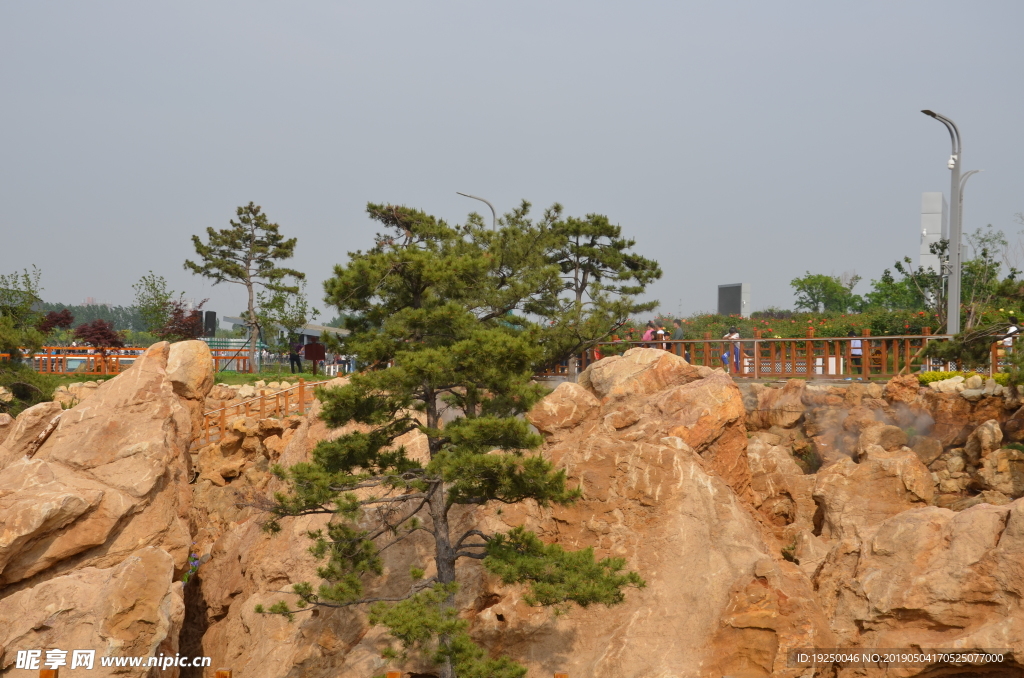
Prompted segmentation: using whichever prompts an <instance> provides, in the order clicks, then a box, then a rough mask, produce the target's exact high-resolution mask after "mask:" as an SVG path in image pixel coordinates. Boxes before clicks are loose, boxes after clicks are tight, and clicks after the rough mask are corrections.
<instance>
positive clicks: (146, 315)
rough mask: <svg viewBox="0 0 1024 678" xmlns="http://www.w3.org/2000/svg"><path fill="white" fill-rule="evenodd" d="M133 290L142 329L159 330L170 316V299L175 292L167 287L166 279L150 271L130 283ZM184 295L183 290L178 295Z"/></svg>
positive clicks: (147, 330)
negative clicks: (135, 281) (132, 283)
mask: <svg viewBox="0 0 1024 678" xmlns="http://www.w3.org/2000/svg"><path fill="white" fill-rule="evenodd" d="M132 289H133V290H135V308H136V309H138V313H139V316H140V317H141V319H142V325H143V326H142V327H141V328H139V329H142V330H144V331H146V332H157V331H159V330H161V329H162V328H163V327H164V326H165V325H167V321H168V319H169V318H170V313H171V300H172V299H173V298H174V296H175V292H174V291H173V290H170V289H168V288H167V280H166V279H165V278H164V277H163V276H162V275H157V274H155V273H153V271H150V272H149V273H148V274H147V275H144V276H142V277H141V278H139V281H138V282H137V283H135V284H134V285H132ZM178 296H179V299H180V298H181V297H184V292H182V293H181V294H179V295H178Z"/></svg>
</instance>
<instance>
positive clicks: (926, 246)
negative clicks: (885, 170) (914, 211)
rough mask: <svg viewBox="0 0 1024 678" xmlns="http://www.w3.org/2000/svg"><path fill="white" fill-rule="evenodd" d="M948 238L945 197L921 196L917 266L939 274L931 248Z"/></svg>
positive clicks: (947, 209) (947, 208)
mask: <svg viewBox="0 0 1024 678" xmlns="http://www.w3.org/2000/svg"><path fill="white" fill-rule="evenodd" d="M943 238H945V239H948V238H949V205H948V204H947V203H946V196H945V195H943V194H942V193H941V192H939V193H922V194H921V249H920V251H919V253H918V255H917V265H918V267H919V268H921V269H928V268H930V269H932V270H933V271H935V272H936V273H941V272H942V271H941V270H940V264H939V256H938V255H937V254H932V252H931V246H932V245H933V244H935V243H937V242H939V240H940V239H943Z"/></svg>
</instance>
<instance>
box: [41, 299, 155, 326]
mask: <svg viewBox="0 0 1024 678" xmlns="http://www.w3.org/2000/svg"><path fill="white" fill-rule="evenodd" d="M39 310H40V311H42V312H49V311H57V312H60V311H65V310H66V311H68V312H70V313H71V314H72V315H73V316H74V318H75V325H76V326H77V325H84V324H86V323H91V322H93V321H96V320H105V321H106V322H108V323H110V324H111V325H113V326H114V329H116V330H119V331H124V330H132V331H135V332H144V331H145V329H146V325H145V322H144V321H143V319H142V315H141V314H140V313H139V309H138V308H137V307H135V306H109V305H107V304H78V305H75V304H58V303H51V302H43V303H41V304H39Z"/></svg>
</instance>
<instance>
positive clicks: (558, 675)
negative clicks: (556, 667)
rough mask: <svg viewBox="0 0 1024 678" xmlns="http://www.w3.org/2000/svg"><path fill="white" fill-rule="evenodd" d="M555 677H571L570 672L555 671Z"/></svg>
mask: <svg viewBox="0 0 1024 678" xmlns="http://www.w3.org/2000/svg"><path fill="white" fill-rule="evenodd" d="M555 678H569V674H568V673H555Z"/></svg>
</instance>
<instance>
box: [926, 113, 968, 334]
mask: <svg viewBox="0 0 1024 678" xmlns="http://www.w3.org/2000/svg"><path fill="white" fill-rule="evenodd" d="M921 112H922V113H924V114H925V115H927V116H928V117H931V118H935V119H936V120H938V121H939V122H941V123H942V124H943V125H945V126H946V129H947V130H949V138H950V141H951V142H952V145H953V154H952V155H950V156H949V169H950V170H951V171H952V176H951V177H950V189H949V201H950V202H951V203H953V205H951V207H953V208H954V209H951V210H950V214H949V284H948V286H947V288H946V302H947V308H946V334H959V333H960V274H961V272H962V271H961V266H960V265H961V234H962V226H961V223H960V212H961V205H962V200H961V199H962V195H963V194H962V193H961V188H962V186H961V183H960V163H961V162H963V144H962V143H961V141H960V130H959V129H958V128H957V126H956V123H955V122H953V121H952V120H950V119H949V118H947V117H946V116H944V115H939V114H938V113H935V112H934V111H929V110H923V111H921ZM954 196H955V198H954Z"/></svg>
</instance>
